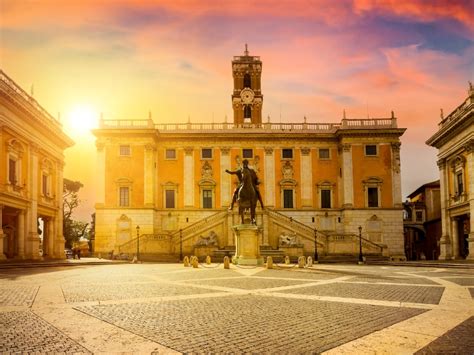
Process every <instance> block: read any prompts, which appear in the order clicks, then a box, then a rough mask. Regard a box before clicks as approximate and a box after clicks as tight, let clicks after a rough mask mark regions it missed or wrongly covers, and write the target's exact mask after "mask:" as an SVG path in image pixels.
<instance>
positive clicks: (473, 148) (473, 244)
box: [465, 140, 474, 260]
mask: <svg viewBox="0 0 474 355" xmlns="http://www.w3.org/2000/svg"><path fill="white" fill-rule="evenodd" d="M465 148H466V152H467V164H466V165H467V171H468V174H469V181H466V185H467V186H468V188H469V210H470V211H474V141H473V140H471V141H469V142H468V144H467V145H466V146H465ZM469 223H470V225H469V227H470V229H469V238H468V239H467V242H468V243H469V255H468V256H467V258H466V259H467V260H474V215H473V213H471V215H470V217H469Z"/></svg>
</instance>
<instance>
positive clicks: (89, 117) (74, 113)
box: [68, 105, 98, 133]
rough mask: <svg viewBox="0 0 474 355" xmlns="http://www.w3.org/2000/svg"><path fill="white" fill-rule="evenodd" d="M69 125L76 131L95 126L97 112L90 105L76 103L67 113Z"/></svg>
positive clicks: (86, 129) (87, 129) (83, 130)
mask: <svg viewBox="0 0 474 355" xmlns="http://www.w3.org/2000/svg"><path fill="white" fill-rule="evenodd" d="M68 118H69V125H70V127H71V128H72V129H73V130H74V131H76V132H77V133H85V132H88V131H89V130H91V129H93V128H95V127H97V121H98V113H97V111H96V110H95V109H94V108H93V107H92V106H91V105H76V106H74V107H73V109H72V110H71V111H70V113H69V117H68Z"/></svg>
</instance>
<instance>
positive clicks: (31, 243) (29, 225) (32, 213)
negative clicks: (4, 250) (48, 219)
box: [25, 144, 40, 259]
mask: <svg viewBox="0 0 474 355" xmlns="http://www.w3.org/2000/svg"><path fill="white" fill-rule="evenodd" d="M38 151H39V147H38V146H36V145H33V144H32V145H31V147H30V164H29V165H30V166H29V170H30V172H29V179H30V181H29V184H30V201H31V202H30V207H29V208H28V209H27V211H26V216H27V221H26V230H25V237H26V244H25V256H26V257H27V258H28V259H39V258H40V256H39V243H40V240H39V236H38V191H39V189H38V172H39V167H38Z"/></svg>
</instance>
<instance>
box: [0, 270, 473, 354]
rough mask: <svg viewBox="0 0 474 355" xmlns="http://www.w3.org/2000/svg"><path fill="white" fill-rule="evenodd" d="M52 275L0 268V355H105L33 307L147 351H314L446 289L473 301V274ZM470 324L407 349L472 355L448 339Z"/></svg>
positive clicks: (384, 322)
mask: <svg viewBox="0 0 474 355" xmlns="http://www.w3.org/2000/svg"><path fill="white" fill-rule="evenodd" d="M46 269H48V271H46ZM52 269H54V268H43V269H42V268H40V267H39V268H36V269H34V270H27V269H15V270H2V269H0V352H28V353H29V352H33V353H34V352H37V353H58V352H59V353H63V352H66V353H69V352H76V353H87V352H89V351H90V352H95V351H99V352H107V350H106V349H105V350H104V349H102V348H100V349H97V348H94V347H91V346H90V344H91V343H87V342H82V341H80V340H78V339H82V338H81V334H80V329H77V331H78V332H79V335H78V334H76V333H74V334H71V333H70V332H72V331H73V330H71V329H70V327H68V326H64V323H62V324H61V321H62V322H67V319H64V320H61V319H59V318H61V317H60V316H59V317H49V318H48V317H39V316H38V315H37V314H35V312H36V310H37V309H38V308H39V310H41V311H43V312H46V311H47V312H49V311H50V309H51V312H58V313H60V312H61V309H62V308H61V307H63V308H64V307H66V308H67V309H68V310H69V312H73V313H74V312H75V313H77V315H78V316H79V314H81V315H82V317H88V319H91V320H92V319H94V320H95V322H100V321H101V322H105V323H104V324H110V325H109V327H116V328H115V329H123V330H125V332H124V333H123V334H122V333H120V334H121V336H124V337H126V336H128V335H127V334H134V336H139V337H141V339H148V340H150V341H152V342H151V345H152V346H153V347H152V349H158V347H159V344H161V345H164V346H166V347H168V348H170V349H174V350H177V351H180V352H185V353H202V352H206V353H232V352H233V353H242V352H250V353H251V352H255V353H315V352H316V353H319V352H323V351H326V350H330V349H334V348H336V349H335V350H336V351H337V349H338V348H337V347H338V346H340V345H343V344H346V343H348V342H350V341H351V340H355V339H360V338H361V337H364V336H365V335H368V336H370V334H373V333H374V332H376V331H378V330H382V331H384V330H386V329H387V327H390V326H391V325H396V324H397V323H400V322H405V321H406V322H410V320H412V319H413V320H416V319H418V318H417V317H418V316H420V317H423V316H424V315H427V314H429V313H430V312H431V310H436V309H437V307H438V306H437V305H438V304H441V303H442V300H443V297H444V293H445V292H446V287H451V286H450V285H455V287H457V288H458V289H459V288H462V289H463V292H466V294H467V295H469V293H467V292H468V291H469V292H470V295H471V296H472V298H474V288H472V287H471V288H469V286H471V285H472V280H473V277H472V270H466V272H463V271H460V270H447V269H435V268H407V267H385V266H384V267H378V266H356V265H352V266H351V265H349V266H347V265H337V264H336V265H315V266H314V267H313V268H310V269H297V268H294V267H293V268H290V267H288V268H287V267H282V268H279V269H273V270H266V269H264V268H261V267H260V268H254V270H251V268H247V270H245V269H244V268H242V269H243V270H239V269H238V268H236V267H235V266H233V265H232V266H231V269H230V270H224V269H223V267H222V265H220V266H219V267H216V268H206V267H205V266H204V265H201V267H200V268H199V269H193V268H184V267H183V266H182V265H179V264H174V265H172V264H151V263H150V264H119V265H106V266H81V267H77V268H76V267H70V268H57V269H58V270H57V271H55V270H52ZM43 270H44V271H43ZM433 279H434V280H443V282H435V281H434V280H433ZM444 281H449V282H448V283H446V282H444ZM25 282H27V283H28V284H25ZM42 288H45V290H46V289H47V290H48V291H44V292H41V291H42ZM56 290H57V291H56ZM48 292H57V293H56V294H55V297H56V298H55V300H57V302H58V303H61V302H60V301H62V304H60V305H58V306H56V308H55V305H49V306H48V307H50V308H47V307H46V306H42V304H45V303H44V302H47V301H48V300H47V299H45V297H49V295H50V293H48ZM46 295H47V296H46ZM42 302H43V303H42ZM70 303H74V304H72V305H71V304H70ZM35 307H37V308H35ZM41 307H44V308H41ZM36 313H38V312H36ZM40 314H41V312H40ZM43 314H44V313H43ZM68 314H70V313H68ZM45 319H49V321H50V322H51V323H48V322H47V321H46V320H45ZM420 319H424V318H420ZM472 323H473V320H472V317H471V318H469V319H468V320H466V321H465V322H462V323H461V324H459V325H458V326H457V327H456V328H453V329H451V330H450V331H448V332H447V333H446V334H444V335H442V336H440V337H439V338H438V340H439V341H440V342H438V340H436V341H433V342H431V343H430V344H428V345H426V344H427V343H425V345H426V346H424V348H422V349H420V348H417V349H420V350H419V351H426V352H425V353H430V352H431V353H437V351H438V350H439V352H441V351H442V350H443V349H448V350H447V351H448V352H449V351H450V350H449V349H451V350H452V349H456V352H455V353H474V350H473V349H472V348H470V347H469V346H471V345H469V344H470V343H469V342H465V341H464V343H465V344H467V345H465V346H464V347H462V348H460V345H459V342H457V339H460V338H461V337H463V336H470V337H471V339H472V338H473V337H472V329H473V326H472V325H473V324H472ZM401 324H403V325H404V324H405V323H401ZM78 327H80V324H79V325H78ZM122 332H123V331H122ZM97 336H98V337H99V336H100V334H97ZM107 336H108V335H107V334H104V339H108V338H107ZM73 338H74V339H76V341H75V340H73ZM133 339H135V338H133ZM441 341H444V342H441ZM78 342H79V343H78ZM456 342H457V343H456ZM86 344H89V345H88V346H86ZM453 344H455V345H453ZM104 346H105V345H104ZM126 351H127V349H124V352H126ZM159 351H162V350H159Z"/></svg>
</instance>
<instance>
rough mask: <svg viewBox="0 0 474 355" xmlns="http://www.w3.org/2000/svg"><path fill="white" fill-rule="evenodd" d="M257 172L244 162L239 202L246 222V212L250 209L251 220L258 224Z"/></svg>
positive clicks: (241, 214)
mask: <svg viewBox="0 0 474 355" xmlns="http://www.w3.org/2000/svg"><path fill="white" fill-rule="evenodd" d="M255 179H256V174H255V172H254V171H253V170H251V169H249V167H248V165H246V164H245V163H244V166H243V168H242V183H241V186H240V189H239V193H238V197H237V201H238V203H239V215H240V218H241V220H242V224H244V212H245V210H248V209H250V221H251V223H252V224H257V221H256V219H255V208H256V207H257V191H256V189H255Z"/></svg>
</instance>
